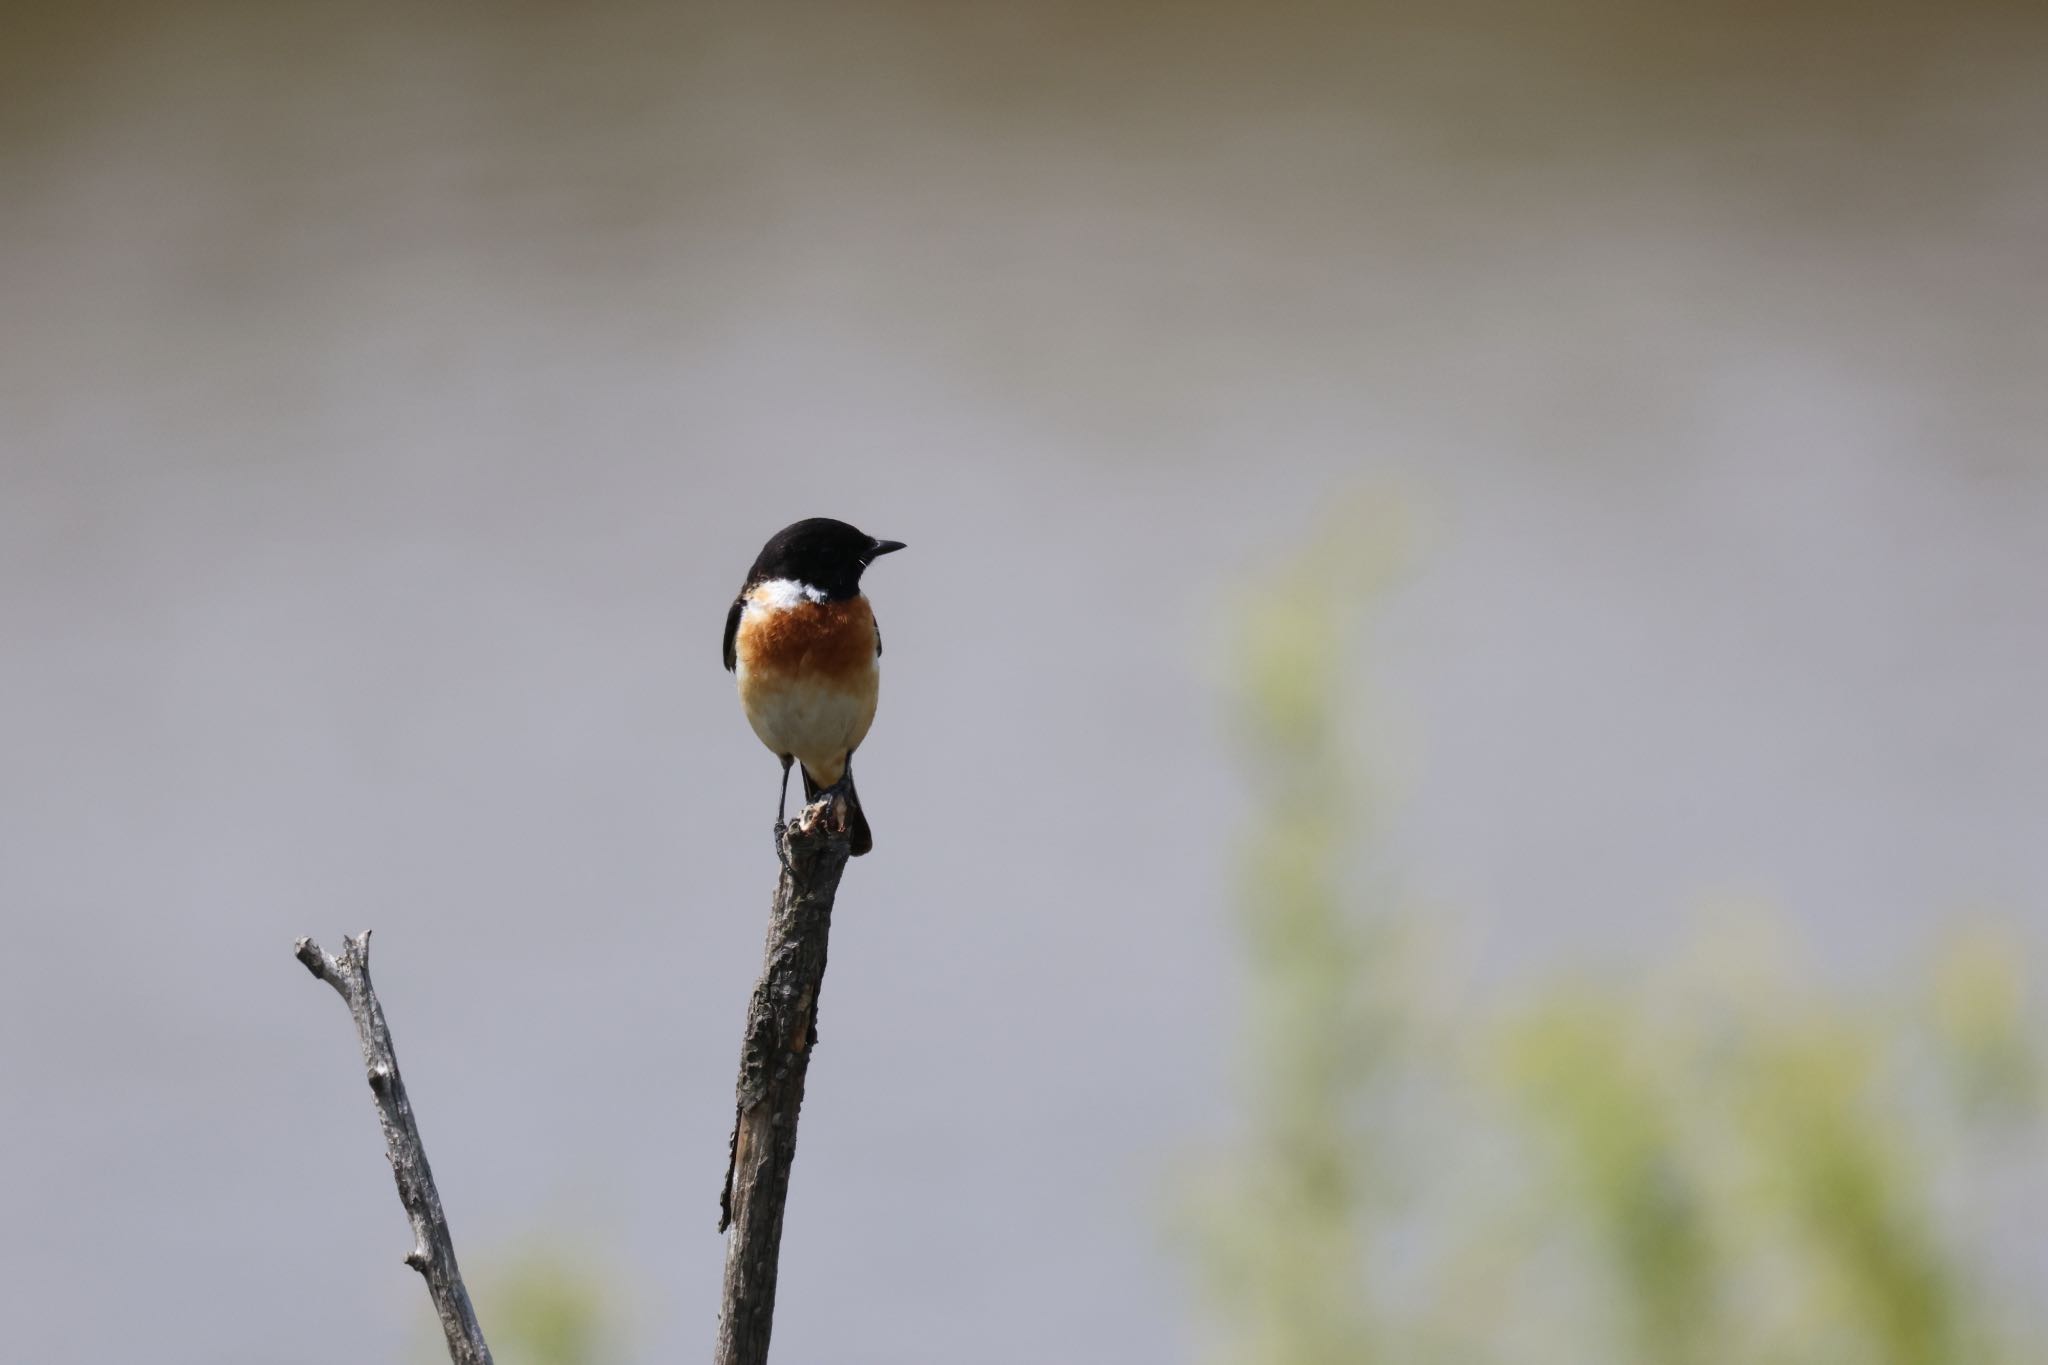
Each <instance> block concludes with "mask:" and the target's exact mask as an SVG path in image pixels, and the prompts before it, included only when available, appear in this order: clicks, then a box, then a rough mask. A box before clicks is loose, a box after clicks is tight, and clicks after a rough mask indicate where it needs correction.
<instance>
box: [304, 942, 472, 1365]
mask: <svg viewBox="0 0 2048 1365" xmlns="http://www.w3.org/2000/svg"><path fill="white" fill-rule="evenodd" d="M297 956H298V959H299V961H301V962H303V963H305V964H306V970H307V971H309V972H311V973H312V974H313V975H314V976H317V977H319V978H320V979H321V980H322V981H325V982H326V983H327V984H328V985H330V986H332V987H334V989H335V992H336V993H337V994H338V995H340V996H341V998H342V1000H343V1001H345V1002H346V1003H347V1005H348V1012H349V1014H350V1016H351V1017H353V1018H354V1019H355V1023H356V1037H357V1038H358V1039H359V1040H360V1041H361V1043H362V1045H363V1065H364V1067H365V1068H366V1069H367V1070H368V1072H369V1079H370V1094H371V1096H372V1097H373V1098H374V1099H375V1100H376V1102H377V1121H378V1122H379V1123H380V1124H381V1125H382V1126H383V1129H384V1147H385V1151H386V1153H387V1154H388V1155H389V1156H390V1158H391V1173H392V1175H394V1176H396V1177H397V1179H398V1198H399V1201H400V1202H401V1203H403V1204H404V1205H405V1212H406V1216H407V1217H408V1218H410V1219H411V1220H412V1250H411V1251H409V1252H407V1253H406V1257H405V1263H406V1264H407V1265H409V1266H411V1267H412V1268H413V1269H414V1270H417V1271H419V1273H420V1275H421V1277H422V1278H424V1279H425V1280H426V1282H427V1293H428V1294H430V1295H431V1296H432V1297H433V1300H434V1312H435V1313H436V1314H437V1315H439V1317H440V1319H441V1331H442V1334H443V1335H444V1336H446V1337H447V1338H448V1358H449V1359H450V1360H452V1361H453V1362H455V1365H491V1348H490V1347H489V1346H487V1345H485V1344H484V1333H483V1328H481V1327H479V1326H478V1325H477V1321H476V1310H475V1309H474V1308H472V1307H471V1306H470V1302H469V1290H468V1289H467V1288H465V1287H464V1286H463V1283H462V1271H461V1270H460V1269H458V1268H457V1267H456V1264H455V1242H454V1240H453V1239H452V1238H451V1237H450V1236H449V1233H448V1217H447V1215H446V1214H444V1213H443V1212H442V1211H441V1192H440V1191H439V1190H437V1189H435V1188H434V1172H433V1170H432V1169H431V1168H429V1167H428V1165H427V1149H426V1147H425V1146H424V1145H423V1144H422V1143H421V1142H420V1129H419V1124H418V1123H417V1122H416V1121H415V1120H414V1118H413V1113H412V1104H411V1103H410V1102H409V1101H408V1100H407V1099H406V1097H405V1081H404V1080H403V1079H401V1078H400V1076H399V1074H398V1054H397V1053H396V1052H394V1051H393V1050H392V1047H391V1029H390V1028H389V1027H388V1026H387V1025H386V1024H385V1022H384V1010H383V1007H382V1006H380V1005H379V1004H378V1003H377V992H376V991H375V990H374V989H372V988H371V986H370V931H369V930H367V929H365V930H364V931H363V932H362V933H360V934H358V935H357V936H356V937H354V938H343V939H342V941H341V955H340V956H339V957H330V956H328V955H327V954H326V953H325V952H323V951H321V948H320V945H319V944H317V943H315V942H313V940H312V939H310V938H302V939H300V940H299V942H298V947H297Z"/></svg>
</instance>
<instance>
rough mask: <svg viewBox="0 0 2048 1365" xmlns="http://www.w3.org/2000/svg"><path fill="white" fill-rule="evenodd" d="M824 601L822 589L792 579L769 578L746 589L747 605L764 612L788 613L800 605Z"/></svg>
mask: <svg viewBox="0 0 2048 1365" xmlns="http://www.w3.org/2000/svg"><path fill="white" fill-rule="evenodd" d="M824 600H825V590H824V589H823V588H814V587H812V586H811V585H810V584H808V583H800V582H798V581H797V580H796V579H794V578H770V579H767V580H766V581H764V582H760V583H756V584H755V585H754V586H753V587H751V588H749V589H747V603H748V605H749V606H755V607H759V608H761V609H762V610H764V611H788V610H789V609H790V608H791V607H794V606H797V605H799V604H800V603H804V602H822V601H824Z"/></svg>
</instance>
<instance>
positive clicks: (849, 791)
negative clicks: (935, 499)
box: [724, 517, 904, 857]
mask: <svg viewBox="0 0 2048 1365" xmlns="http://www.w3.org/2000/svg"><path fill="white" fill-rule="evenodd" d="M903 548H904V545H903V542H902V541H900V540H879V539H877V538H875V537H874V536H871V535H869V534H867V533H866V532H865V531H861V530H857V529H856V528H854V527H852V526H850V525H848V524H847V523H845V522H843V521H834V520H833V519H832V518H830V517H807V518H805V519H804V520H802V521H798V522H792V523H791V524H790V525H788V526H785V527H783V528H782V529H781V530H780V531H777V532H776V533H775V534H774V535H772V536H770V537H769V538H768V543H767V544H766V545H763V546H762V547H761V553H760V555H759V556H758V557H756V558H755V560H754V566H753V567H752V568H751V569H749V570H747V581H746V582H744V583H742V584H741V585H740V591H739V596H737V597H735V598H733V601H732V608H731V610H729V611H728V612H727V613H726V615H725V649H724V653H725V667H726V671H727V672H729V673H731V674H732V675H733V676H734V678H735V680H736V681H737V683H738V687H739V694H740V707H741V709H742V710H744V711H745V712H746V715H747V724H748V725H750V726H752V727H753V730H754V734H755V735H756V736H757V737H758V738H759V739H760V741H761V742H762V743H763V744H765V745H767V746H768V749H769V752H771V753H773V754H774V755H775V756H776V757H777V758H778V759H780V760H782V789H781V792H780V794H779V795H778V796H777V798H776V802H775V839H776V848H777V850H778V852H779V851H780V849H781V847H782V829H783V815H784V812H785V810H786V809H787V807H788V804H789V769H790V766H791V764H797V765H799V766H801V768H802V769H803V776H804V800H805V801H806V802H810V801H815V800H817V799H818V797H819V795H820V794H821V793H826V792H830V793H832V794H834V795H837V796H843V797H844V798H845V802H846V809H847V815H846V829H847V834H848V836H849V841H850V843H851V847H852V853H853V856H855V857H858V856H860V855H861V854H864V853H866V852H868V851H869V850H870V849H872V848H873V847H874V846H875V838H874V834H873V832H872V831H871V830H870V829H869V828H868V818H867V815H866V813H865V812H864V811H862V809H861V805H860V797H859V795H858V794H857V793H856V792H855V791H854V786H853V752H854V750H856V749H858V748H860V743H861V741H862V740H863V739H866V738H867V733H868V727H869V726H870V725H872V724H873V723H874V720H875V699H876V695H877V690H878V688H879V685H880V682H881V657H882V632H881V629H880V627H878V626H877V625H876V624H875V612H874V608H873V607H872V606H870V605H869V604H868V599H867V598H866V597H865V596H863V595H862V593H861V590H860V578H861V574H862V573H864V572H865V571H866V570H867V567H868V565H870V564H872V563H873V562H874V561H875V560H877V559H879V558H880V557H881V556H883V555H886V554H894V553H895V552H896V551H898V550H901V549H903Z"/></svg>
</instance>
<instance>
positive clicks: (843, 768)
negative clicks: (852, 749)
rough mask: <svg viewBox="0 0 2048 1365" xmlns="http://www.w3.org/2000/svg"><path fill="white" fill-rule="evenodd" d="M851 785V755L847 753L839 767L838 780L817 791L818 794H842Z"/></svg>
mask: <svg viewBox="0 0 2048 1365" xmlns="http://www.w3.org/2000/svg"><path fill="white" fill-rule="evenodd" d="M852 785H853V755H852V754H851V753H849V754H847V756H846V761H845V762H844V763H842V764H841V765H840V767H839V780H838V781H837V782H834V783H833V784H832V785H831V786H829V787H827V788H825V790H823V791H821V792H819V793H818V795H820V796H844V795H845V794H846V790H847V788H849V787H851V786H852Z"/></svg>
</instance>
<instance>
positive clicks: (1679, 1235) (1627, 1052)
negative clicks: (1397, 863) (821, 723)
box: [1190, 508, 2048, 1365]
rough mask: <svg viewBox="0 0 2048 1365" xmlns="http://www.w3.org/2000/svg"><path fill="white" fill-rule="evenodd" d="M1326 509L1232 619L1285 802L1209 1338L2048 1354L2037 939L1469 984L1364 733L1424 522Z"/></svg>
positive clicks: (1249, 940)
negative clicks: (1382, 619)
mask: <svg viewBox="0 0 2048 1365" xmlns="http://www.w3.org/2000/svg"><path fill="white" fill-rule="evenodd" d="M1331 528H1332V529H1330V530H1329V531H1327V532H1326V533H1325V534H1323V535H1321V536H1319V537H1317V538H1315V539H1314V540H1312V541H1311V542H1310V543H1308V544H1307V545H1305V546H1304V547H1302V548H1301V549H1300V550H1299V551H1298V552H1297V554H1296V555H1295V557H1294V558H1293V559H1292V561H1291V562H1290V563H1288V564H1286V565H1284V566H1282V567H1281V568H1280V569H1278V570H1277V571H1275V572H1274V573H1273V574H1272V575H1271V576H1270V577H1269V578H1268V579H1267V580H1266V581H1264V582H1262V583H1260V584H1259V585H1258V586H1257V587H1256V589H1255V590H1254V591H1253V592H1252V593H1251V594H1250V597H1249V600H1248V601H1247V602H1246V604H1245V606H1244V610H1243V611H1242V612H1241V614H1240V615H1241V632H1242V633H1241V635H1240V636H1239V637H1238V638H1237V639H1236V640H1235V641H1233V645H1234V648H1233V651H1232V657H1233V666H1234V669H1235V675H1234V686H1233V689H1232V696H1233V708H1234V722H1235V728H1236V730H1237V732H1238V734H1239V737H1240V739H1241V741H1242V745H1243V750H1244V755H1245V762H1246V765H1247V767H1248V769H1249V772H1250V775H1251V778H1252V782H1253V786H1254V790H1255V793H1256V796H1257V807H1256V810H1255V813H1254V815H1253V817H1252V821H1251V828H1250V831H1249V833H1248V835H1247V837H1246V841H1245V845H1244V849H1243V852H1242V856H1241V868H1242V881H1241V884H1240V886H1239V888H1238V894H1237V903H1238V907H1239V911H1238V913H1239V919H1240V926H1241V930H1242V935H1243V940H1244V944H1245V948H1246V951H1247V954H1248V960H1249V981H1248V983H1247V992H1248V993H1247V1002H1246V1014H1247V1018H1246V1039H1245V1054H1246V1055H1245V1056H1244V1057H1243V1059H1242V1062H1243V1065H1244V1067H1245V1095H1244V1101H1245V1102H1244V1105H1243V1114H1244V1119H1243V1124H1242V1131H1241V1132H1240V1133H1238V1134H1237V1135H1236V1136H1235V1139H1234V1145H1233V1146H1232V1147H1231V1148H1230V1149H1228V1150H1227V1151H1226V1152H1224V1153H1223V1154H1221V1155H1220V1156H1219V1157H1218V1158H1217V1159H1216V1160H1215V1161H1214V1162H1213V1163H1212V1165H1211V1166H1210V1167H1209V1169H1208V1170H1207V1171H1206V1172H1205V1175H1204V1177H1203V1179H1202V1180H1201V1181H1200V1182H1199V1184H1198V1186H1197V1190H1196V1195H1195V1198H1194V1200H1193V1201H1192V1202H1193V1207H1194V1210H1195V1217H1194V1218H1193V1220H1192V1236H1191V1239H1190V1240H1191V1244H1192V1253H1193V1259H1194V1261H1195V1263H1196V1265H1197V1267H1198V1270H1199V1272H1200V1274H1201V1276H1202V1278H1203V1281H1204V1284H1205V1288H1206V1289H1207V1291H1208V1292H1207V1293H1206V1294H1205V1296H1204V1303H1205V1305H1206V1307H1207V1310H1208V1312H1209V1314H1210V1318H1211V1324H1210V1325H1211V1326H1212V1328H1213V1332H1212V1334H1211V1339H1212V1340H1213V1341H1214V1343H1215V1346H1214V1351H1213V1356H1214V1359H1215V1360H1216V1361H1218V1362H1225V1363H1228V1365H1237V1363H1238V1362H1242V1363H1243V1365H1355V1363H1358V1362H1370V1361H1401V1362H1430V1361H1444V1362H1452V1361H1456V1362H1481V1361H1501V1362H1520V1361H1570V1362H1573V1365H1580V1363H1582V1362H1598V1361H1615V1362H1644V1363H1646V1365H1724V1363H1726V1365H1745V1363H1747V1362H1757V1363H1758V1365H1834V1363H1835V1362H1840V1363H1841V1365H1851V1362H1854V1363H1856V1365H1865V1363H1868V1365H1965V1363H1966V1362H1967V1363H1969V1365H1995V1363H1999V1362H2019V1361H2023V1360H2029V1361H2038V1360H2043V1359H2048V1354H2044V1352H2043V1351H2042V1344H2043V1339H2042V1337H2041V1335H2040V1334H2039V1332H2038V1330H2037V1329H2036V1327H2037V1325H2036V1324H2035V1323H2033V1322H2031V1321H2030V1320H2029V1318H2030V1315H2032V1314H2033V1313H2034V1312H2035V1308H2034V1305H2033V1304H2032V1303H2028V1302H2024V1301H2023V1300H2025V1299H2026V1298H2027V1297H2028V1296H2027V1295H2025V1294H2024V1293H2022V1292H2020V1291H2019V1290H2018V1289H2017V1288H2015V1287H2014V1286H2012V1285H2011V1284H2010V1283H2006V1282H2004V1280H2003V1279H2002V1277H2001V1276H2000V1275H1999V1274H1998V1273H1997V1271H1998V1265H1997V1261H1998V1257H1997V1244H1998V1241H1999V1236H1998V1233H1997V1232H1996V1230H1995V1229H1993V1227H1992V1224H1993V1223H1994V1222H1995V1219H1994V1218H1993V1217H1992V1216H1991V1215H1992V1213H1994V1212H1995V1210H1996V1207H1997V1205H1998V1202H1999V1200H2000V1198H2001V1191H2002V1190H2003V1189H2004V1188H2007V1187H2008V1186H2006V1185H2002V1184H2001V1181H2005V1182H2010V1181H2011V1179H2012V1178H2013V1175H2014V1172H2013V1169H2012V1167H2011V1165H2010V1163H2006V1164H2000V1163H1997V1162H1984V1163H1981V1169H1980V1162H1979V1161H1978V1157H1979V1156H1981V1155H1982V1154H1984V1153H1986V1152H1988V1151H1992V1150H1997V1151H2003V1152H2007V1153H2011V1152H2018V1153H2021V1154H2022V1158H2021V1159H2022V1163H2023V1164H2024V1165H2026V1166H2028V1167H2030V1169H2031V1177H2030V1178H2031V1179H2033V1180H2035V1181H2038V1180H2039V1179H2040V1177H2041V1174H2042V1171H2041V1161H2042V1159H2043V1157H2044V1156H2048V1143H2044V1142H2043V1140H2042V1138H2043V1133H2042V1129H2041V1116H2042V1114H2041V1105H2040V1103H2039V1100H2040V1096H2041V1085H2040V1079H2041V1052H2040V1048H2039V1046H2038V1039H2037V1038H2036V1036H2035V1033H2034V1030H2033V1027H2032V1024H2031V1022H2030V1017H2029V1014H2028V1008H2027V1002H2026V982H2025V973H2024V964H2023V961H2022V958H2021V955H2020V953H2019V952H2018V951H2017V949H2016V947H2015V945H2014V944H2013V942H2012V941H2011V940H2010V939H2009V938H2008V937H2007V936H2006V935H2004V934H2002V933H2000V932H1999V931H1998V930H1996V929H1995V928H1992V927H1989V926H1979V927H1976V928H1972V929H1968V930H1966V931H1961V932H1959V933H1958V934H1957V935H1956V937H1955V941H1954V942H1952V943H1951V944H1949V945H1947V946H1946V947H1945V948H1943V949H1942V950H1941V951H1939V952H1937V953H1935V954H1933V955H1932V956H1931V963H1932V968H1931V971H1930V972H1929V974H1928V980H1927V982H1926V988H1925V990H1922V991H1908V992H1905V993H1903V994H1899V995H1896V996H1884V995H1883V994H1881V993H1880V995H1879V996H1878V997H1877V998H1873V999H1862V998H1856V997H1851V996H1849V995H1846V994H1844V993H1843V992H1841V991H1840V990H1838V989H1831V988H1829V987H1828V986H1826V985H1824V984H1823V983H1822V982H1821V981H1820V980H1819V979H1817V978H1816V977H1815V976H1814V975H1813V974H1811V973H1809V972H1806V971H1804V970H1803V969H1802V968H1800V966H1799V965H1798V961H1797V956H1798V955H1797V953H1796V952H1794V951H1793V950H1792V949H1791V948H1789V947H1788V946H1786V945H1785V944H1784V943H1783V942H1781V941H1780V938H1779V937H1778V936H1777V935H1776V934H1775V933H1774V932H1773V931H1771V928H1770V925H1769V922H1768V921H1764V922H1762V923H1759V924H1757V925H1755V926H1754V927H1755V928H1757V929H1759V930H1762V932H1754V933H1753V932H1746V931H1745V928H1744V926H1743V925H1740V924H1725V925H1722V926H1719V927H1718V928H1716V929H1715V930H1714V931H1713V932H1711V933H1709V934H1707V935H1705V936H1704V937H1703V938H1702V939H1701V941H1700V943H1699V944H1698V945H1696V946H1695V947H1694V948H1693V949H1692V950H1690V951H1687V952H1684V953H1681V954H1679V955H1678V956H1677V957H1676V958H1675V959H1674V960H1673V961H1672V962H1670V963H1668V964H1664V965H1663V966H1661V967H1658V968H1656V969H1655V970H1651V971H1648V972H1645V973H1642V974H1640V975H1637V976H1635V977H1632V978H1630V979H1628V980H1625V981H1617V980H1607V981H1603V980H1575V981H1566V982H1553V983H1538V984H1536V985H1535V986H1533V987H1532V988H1530V989H1529V990H1528V991H1526V992H1524V993H1522V994H1520V995H1518V996H1517V998H1516V999H1515V1000H1513V1001H1511V1002H1502V1001H1499V1000H1496V999H1477V1000H1474V999H1451V1000H1446V999H1444V998H1442V997H1441V992H1440V991H1439V990H1438V989H1437V985H1436V983H1437V982H1438V981H1439V979H1440V978H1441V973H1438V972H1435V971H1433V970H1432V968H1431V962H1432V957H1431V954H1430V952H1429V951H1428V949H1429V948H1430V946H1431V939H1430V937H1429V935H1428V933H1427V932H1426V925H1425V924H1424V922H1423V921H1422V920H1421V918H1420V917H1418V916H1415V915H1412V914H1410V913H1407V912H1405V911H1403V910H1402V909H1401V908H1400V907H1399V905H1398V903H1397V902H1396V901H1395V899H1394V897H1393V893H1392V892H1391V890H1390V888H1389V884H1388V880H1387V877H1386V874H1385V872H1384V870H1383V869H1381V868H1379V867H1377V866H1376V865H1375V864H1374V861H1373V858H1372V853H1373V850H1374V840H1373V839H1372V838H1371V837H1370V831H1371V828H1372V819H1371V807H1372V800H1371V797H1372V795H1373V793H1372V791H1371V790H1370V787H1369V785H1368V784H1367V782H1366V781H1365V777H1364V773H1365V772H1366V771H1368V770H1369V769H1370V768H1371V766H1372V765H1370V764H1368V763H1364V762H1362V761H1361V760H1360V759H1359V758H1358V757H1357V755H1358V753H1359V750H1360V748H1361V741H1362V737H1361V736H1359V735H1357V734H1355V733H1352V732H1351V731H1350V730H1349V728H1348V727H1349V726H1350V725H1351V724H1353V723H1354V720H1353V718H1354V717H1355V716H1356V715H1357V714H1358V713H1359V711H1360V710H1361V709H1370V708H1369V707H1364V708H1362V707H1361V705H1360V700H1359V698H1360V695H1361V689H1360V685H1359V680H1358V677H1357V669H1356V667H1355V665H1354V660H1355V658H1356V657H1357V651H1358V648H1359V645H1360V637H1359V633H1358V631H1357V630H1356V625H1357V619H1358V618H1362V617H1363V616H1364V614H1365V610H1366V608H1367V607H1368V605H1369V604H1370V602H1371V601H1372V600H1373V598H1374V597H1375V596H1376V595H1377V594H1379V593H1381V592H1382V591H1383V590H1384V589H1385V586H1386V585H1387V583H1388V582H1389V580H1390V578H1391V575H1392V573H1393V570H1394V568H1395V565H1396V564H1397V563H1398V561H1399V559H1400V557H1401V556H1400V550H1399V545H1400V543H1401V541H1402V540H1403V536H1402V534H1401V530H1402V528H1401V523H1400V519H1399V518H1398V517H1397V516H1394V515H1392V514H1390V513H1388V512H1386V511H1385V510H1384V509H1383V508H1382V509H1379V510H1369V512H1368V514H1367V515H1366V516H1365V517H1364V518H1362V519H1361V518H1360V517H1359V516H1358V515H1357V514H1355V513H1345V514H1343V515H1341V516H1339V517H1336V518H1333V520H1332V522H1331ZM1341 616H1348V617H1351V618H1354V619H1353V623H1352V628H1350V629H1348V630H1347V631H1345V632H1340V633H1333V632H1332V631H1331V630H1330V623H1331V621H1332V620H1333V619H1334V618H1337V617H1341Z"/></svg>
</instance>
